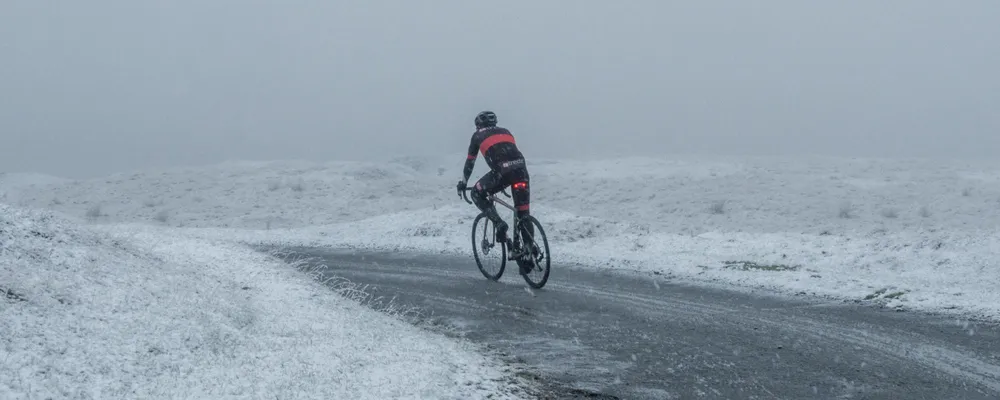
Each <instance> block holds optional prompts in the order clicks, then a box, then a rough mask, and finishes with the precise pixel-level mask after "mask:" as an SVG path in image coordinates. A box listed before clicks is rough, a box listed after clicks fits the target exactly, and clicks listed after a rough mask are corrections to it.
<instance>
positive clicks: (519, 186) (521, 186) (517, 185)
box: [512, 182, 528, 189]
mask: <svg viewBox="0 0 1000 400" xmlns="http://www.w3.org/2000/svg"><path fill="white" fill-rule="evenodd" d="M512 186H513V187H514V189H524V188H526V187H528V184H527V183H525V182H518V183H515V184H514V185H512Z"/></svg>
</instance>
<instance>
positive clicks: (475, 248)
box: [472, 213, 507, 281]
mask: <svg viewBox="0 0 1000 400" xmlns="http://www.w3.org/2000/svg"><path fill="white" fill-rule="evenodd" d="M480 221H484V222H483V229H482V230H485V231H488V232H489V233H490V234H491V235H493V238H492V239H493V240H492V242H493V245H494V246H496V245H498V244H499V245H500V246H499V248H500V269H499V270H498V271H497V272H496V273H490V272H488V271H487V270H486V268H484V267H483V260H482V258H480V255H479V253H480V251H481V250H482V248H481V247H480V246H481V245H482V241H481V240H477V238H476V232H478V231H480V230H481V229H478V228H479V222H480ZM489 223H490V220H489V218H486V213H480V214H479V215H478V216H477V217H476V219H475V220H474V221H472V255H473V256H474V257H475V258H476V266H477V267H479V272H481V273H482V274H483V276H485V277H486V279H489V280H491V281H498V280H500V277H502V276H503V272H504V270H505V269H506V267H507V243H505V242H499V243H497V242H496V227H494V228H493V229H487V227H488V226H489ZM480 239H486V238H485V237H483V238H480Z"/></svg>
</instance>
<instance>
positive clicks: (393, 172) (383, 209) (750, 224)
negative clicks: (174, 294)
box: [11, 156, 1000, 318]
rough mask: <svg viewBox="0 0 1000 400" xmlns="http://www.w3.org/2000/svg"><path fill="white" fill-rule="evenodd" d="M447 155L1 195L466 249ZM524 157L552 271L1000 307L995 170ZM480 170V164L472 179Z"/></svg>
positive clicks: (942, 164)
mask: <svg viewBox="0 0 1000 400" xmlns="http://www.w3.org/2000/svg"><path fill="white" fill-rule="evenodd" d="M462 161H463V157H460V156H452V157H441V158H404V159H398V160H394V161H392V162H385V163H348V162H338V163H322V164H319V163H305V162H274V163H231V164H224V165H217V166H211V167H203V168H188V169H175V170H166V171H144V172H136V173H128V174H120V175H115V176H110V177H107V178H103V179H98V180H91V181H74V182H69V183H66V184H54V185H49V186H47V187H38V186H35V187H26V188H23V189H21V190H17V191H11V193H12V194H11V196H12V197H13V198H15V201H17V202H19V203H24V204H32V205H36V206H39V207H50V208H54V209H56V210H60V211H63V212H66V213H68V214H71V215H75V216H80V217H85V216H86V217H89V218H91V219H92V220H93V221H95V222H98V223H109V222H135V223H143V224H147V223H148V224H155V225H163V226H173V227H198V228H205V229H197V230H191V231H189V233H190V234H197V235H202V236H203V237H208V238H218V239H225V238H230V239H232V238H239V239H241V240H246V241H254V242H269V243H276V242H279V243H313V244H323V245H339V246H359V247H366V248H383V249H394V248H407V249H419V250H429V251H447V252H454V253H456V254H465V255H467V254H468V253H469V249H468V244H467V242H468V229H469V223H470V222H471V220H472V218H473V217H474V216H475V214H476V211H475V209H474V208H473V207H472V206H469V205H466V204H465V203H464V202H462V200H460V199H459V198H458V197H457V196H456V195H455V192H454V182H455V181H456V180H457V174H458V173H459V172H460V169H461V162H462ZM529 165H530V170H531V176H532V209H533V212H534V213H535V215H536V216H538V217H539V219H540V220H541V221H542V223H543V224H545V226H546V228H547V231H548V233H549V236H550V241H551V245H552V248H553V253H554V254H553V255H554V257H555V259H556V261H557V263H556V267H557V268H558V265H559V262H572V263H579V264H582V265H585V266H589V267H597V268H616V269H628V270H634V271H644V272H650V273H657V274H661V275H665V276H672V277H674V278H676V279H685V280H692V281H699V282H713V283H725V284H735V285H739V286H743V287H750V288H768V289H770V290H773V291H776V292H780V293H788V294H799V293H806V294H817V295H826V296H833V297H836V298H840V299H848V300H862V301H872V302H881V303H885V304H888V305H889V306H893V307H903V308H914V309H929V310H950V312H957V313H963V314H973V315H978V316H985V317H997V318H1000V294H998V292H996V291H995V290H994V288H995V287H997V285H998V284H1000V268H998V267H1000V265H998V264H1000V235H998V232H1000V231H998V229H1000V217H998V211H1000V163H986V162H979V163H972V162H959V161H953V162H946V161H937V160H873V159H833V158H797V159H796V158H725V157H665V158H663V159H650V158H623V159H609V160H529ZM483 168H484V167H483V165H482V162H481V161H480V165H479V166H477V171H476V176H479V175H480V174H482V173H483V172H484V169H483ZM505 215H506V214H505ZM220 228H228V229H220ZM233 228H238V229H233ZM470 268H472V266H470ZM553 279H559V278H558V271H556V272H554V274H553Z"/></svg>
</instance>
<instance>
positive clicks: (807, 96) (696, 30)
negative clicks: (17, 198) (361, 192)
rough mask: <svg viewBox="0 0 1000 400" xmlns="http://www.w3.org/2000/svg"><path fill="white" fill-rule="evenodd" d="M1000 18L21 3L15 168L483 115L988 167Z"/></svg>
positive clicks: (572, 147) (659, 149) (380, 147)
mask: <svg viewBox="0 0 1000 400" xmlns="http://www.w3.org/2000/svg"><path fill="white" fill-rule="evenodd" d="M997 21H1000V2H997V1H992V0H990V1H978V0H966V1H962V2H944V1H925V0H907V1H903V0H886V1H870V0H866V1H838V2H822V3H821V2H807V1H800V0H795V1H791V0H789V1H777V0H771V1H767V2H740V1H716V2H693V1H690V2H668V1H662V0H654V1H639V0H629V1H623V2H598V1H592V2H569V1H543V2H538V1H504V2H469V1H453V0H437V1H433V2H416V1H379V0H360V1H354V0H351V1H347V0H337V1H320V0H296V1H287V2H279V1H256V0H255V1H247V0H242V1H236V0H212V1H204V0H200V1H193V0H174V1H144V2H137V1H125V0H114V1H110V0H101V1H91V2H55V1H44V0H5V1H3V2H2V3H0V123H2V125H0V172H2V171H8V172H9V171H33V172H44V173H50V174H55V175H61V176H69V177H87V176H96V175H101V174H106V173H110V172H115V171H125V170H135V169H142V168H155V167H163V166H175V165H198V164H211V163H217V162H222V161H226V160H270V159H305V160H316V161H325V160H333V159H350V160H374V159H386V158H390V157H393V156H398V155H411V154H412V155H429V154H461V153H462V152H464V151H465V149H466V147H467V146H468V140H469V136H470V135H471V133H472V130H473V125H472V120H473V118H474V117H475V114H476V113H477V112H478V111H480V110H483V109H490V110H493V111H495V112H497V114H498V115H499V119H500V124H501V125H502V126H505V127H508V128H510V129H511V130H512V131H513V132H514V134H515V135H516V136H517V138H518V141H519V143H520V144H521V147H522V150H523V151H524V153H525V154H526V155H527V156H528V157H529V161H530V158H531V157H575V158H585V157H589V156H599V157H604V156H617V155H654V156H655V155H663V154H733V155H739V154H747V155H793V154H823V155H837V156H866V157H867V156H875V157H928V156H940V157H950V158H963V157H992V156H993V155H994V154H995V153H996V152H997V151H998V150H1000V134H998V133H1000V111H998V110H1000V78H998V72H997V71H1000V44H998V38H1000V23H998V22H997ZM461 162H462V159H461V158H459V159H457V160H456V167H455V168H456V174H457V173H458V172H457V171H458V170H459V169H460V168H461V166H460V164H461Z"/></svg>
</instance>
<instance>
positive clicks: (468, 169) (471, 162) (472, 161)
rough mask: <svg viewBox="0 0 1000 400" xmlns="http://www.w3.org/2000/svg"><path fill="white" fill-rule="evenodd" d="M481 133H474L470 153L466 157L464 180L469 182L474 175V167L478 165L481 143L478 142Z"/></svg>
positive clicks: (463, 172) (463, 171)
mask: <svg viewBox="0 0 1000 400" xmlns="http://www.w3.org/2000/svg"><path fill="white" fill-rule="evenodd" d="M478 137H479V135H472V140H471V141H470V143H469V153H468V155H467V156H466V157H465V168H464V169H463V170H462V181H463V182H468V181H469V177H470V176H472V169H473V168H474V167H475V166H476V156H478V155H479V143H476V142H477V139H478Z"/></svg>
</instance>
